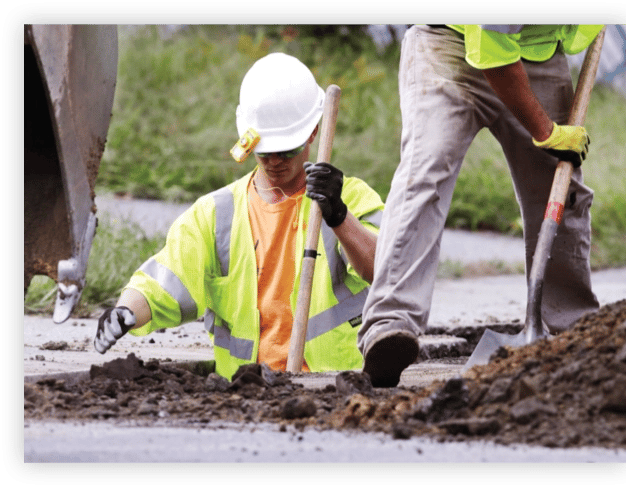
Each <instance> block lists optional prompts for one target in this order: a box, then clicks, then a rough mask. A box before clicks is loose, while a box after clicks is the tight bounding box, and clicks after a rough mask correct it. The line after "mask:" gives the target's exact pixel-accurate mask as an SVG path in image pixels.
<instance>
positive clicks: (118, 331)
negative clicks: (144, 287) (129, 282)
mask: <svg viewBox="0 0 626 487" xmlns="http://www.w3.org/2000/svg"><path fill="white" fill-rule="evenodd" d="M151 316H152V315H151V312H150V306H149V305H148V301H146V298H144V297H143V295H142V294H141V293H140V292H139V291H136V290H135V289H125V290H124V291H123V292H122V295H121V296H120V299H119V300H118V301H117V304H116V305H115V307H114V308H107V309H106V310H104V312H103V313H102V315H101V316H100V319H99V320H98V330H97V331H96V338H95V339H94V347H95V349H96V350H97V351H98V352H100V353H105V352H106V351H107V350H108V349H109V348H111V347H112V346H113V345H114V344H115V343H116V342H117V340H119V339H120V338H122V337H123V336H124V335H126V333H128V332H129V331H130V330H132V329H134V328H139V327H141V326H143V325H145V324H146V323H147V322H148V321H150V319H151Z"/></svg>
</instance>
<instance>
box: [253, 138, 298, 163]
mask: <svg viewBox="0 0 626 487" xmlns="http://www.w3.org/2000/svg"><path fill="white" fill-rule="evenodd" d="M307 142H308V141H307ZM307 142H305V143H304V144H303V145H301V146H300V147H296V148H295V149H291V150H286V151H283V152H257V153H256V155H257V156H259V157H262V158H264V159H265V158H266V157H270V156H271V155H272V154H274V155H275V156H276V157H280V158H281V159H290V158H292V157H296V156H297V155H298V154H300V152H302V151H303V150H304V148H305V147H306V144H307Z"/></svg>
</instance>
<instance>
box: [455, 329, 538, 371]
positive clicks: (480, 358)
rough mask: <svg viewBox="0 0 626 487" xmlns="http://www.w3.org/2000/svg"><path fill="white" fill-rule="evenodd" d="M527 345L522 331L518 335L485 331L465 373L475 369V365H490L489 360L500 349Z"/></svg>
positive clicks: (466, 364)
mask: <svg viewBox="0 0 626 487" xmlns="http://www.w3.org/2000/svg"><path fill="white" fill-rule="evenodd" d="M524 345H526V334H525V333H524V331H523V330H522V331H521V332H520V333H518V334H516V335H509V334H507V333H496V332H495V331H493V330H489V329H487V330H485V333H483V336H482V337H481V338H480V340H479V341H478V344H477V345H476V348H475V349H474V351H473V352H472V355H470V358H469V359H468V361H467V362H466V363H465V366H464V367H463V373H465V372H466V371H467V370H469V369H471V368H472V367H474V365H486V364H488V363H489V358H490V357H491V356H492V355H493V354H494V353H495V352H496V350H498V348H500V347H513V348H516V347H522V346H524Z"/></svg>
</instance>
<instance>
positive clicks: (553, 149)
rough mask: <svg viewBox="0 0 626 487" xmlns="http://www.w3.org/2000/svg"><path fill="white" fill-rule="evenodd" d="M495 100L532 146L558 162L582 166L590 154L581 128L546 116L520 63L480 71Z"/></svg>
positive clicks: (587, 141) (585, 136) (583, 129)
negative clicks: (502, 105)
mask: <svg viewBox="0 0 626 487" xmlns="http://www.w3.org/2000/svg"><path fill="white" fill-rule="evenodd" d="M483 74H484V76H485V78H486V79H487V81H488V82H489V84H490V85H491V87H492V88H493V90H494V91H495V92H496V94H497V95H498V97H499V98H500V99H501V100H502V102H503V103H504V104H505V105H506V106H507V108H508V109H509V110H511V112H512V113H513V115H515V117H516V118H517V119H518V120H519V121H520V123H521V124H522V125H523V126H524V127H525V128H526V130H528V132H529V133H530V135H531V136H532V138H533V142H534V144H535V145H536V146H537V147H539V148H541V149H543V150H545V151H546V152H548V153H549V154H550V155H553V156H555V157H557V158H559V160H565V161H570V162H571V163H572V164H573V165H574V167H578V166H580V165H581V164H582V161H583V160H584V159H585V157H586V155H587V151H588V150H589V137H588V135H587V131H586V130H585V128H584V127H576V126H570V125H558V124H556V123H555V122H553V121H552V119H551V118H550V117H549V116H548V114H547V113H546V111H545V110H544V108H543V106H542V105H541V103H540V102H539V100H538V99H537V97H536V96H535V93H534V92H533V90H532V88H531V86H530V81H529V79H528V75H527V74H526V70H525V69H524V65H523V64H522V61H517V62H515V63H513V64H507V65H505V66H498V67H496V68H489V69H483Z"/></svg>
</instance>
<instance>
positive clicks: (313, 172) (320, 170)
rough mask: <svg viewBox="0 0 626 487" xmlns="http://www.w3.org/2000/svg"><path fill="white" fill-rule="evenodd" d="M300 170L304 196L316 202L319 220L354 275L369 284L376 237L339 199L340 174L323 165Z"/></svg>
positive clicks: (305, 166) (308, 165) (341, 185)
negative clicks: (336, 243)
mask: <svg viewBox="0 0 626 487" xmlns="http://www.w3.org/2000/svg"><path fill="white" fill-rule="evenodd" d="M304 171H305V172H306V191H307V193H306V194H307V196H308V197H309V198H311V199H314V200H316V201H317V202H318V204H319V206H320V210H321V211H322V218H324V221H325V222H326V224H327V225H328V226H329V227H330V228H332V229H333V231H334V232H335V235H336V236H337V239H338V240H339V242H340V243H341V246H342V248H343V250H344V252H345V253H346V256H347V258H348V261H349V262H350V264H352V266H353V267H354V269H355V270H356V272H357V273H358V274H359V275H360V276H361V277H362V278H363V279H365V280H366V281H368V282H372V279H373V276H374V255H375V250H376V239H377V236H376V235H375V234H374V233H372V232H371V231H369V230H368V229H367V228H365V227H364V226H363V225H362V224H361V222H359V220H357V218H356V217H355V216H354V215H353V214H352V213H350V212H349V211H348V207H347V206H346V204H345V203H344V202H343V200H342V199H341V190H342V188H343V173H342V172H341V170H339V169H337V168H336V167H334V166H332V165H331V164H329V163H327V162H318V163H317V164H311V163H310V162H307V163H305V164H304Z"/></svg>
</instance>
